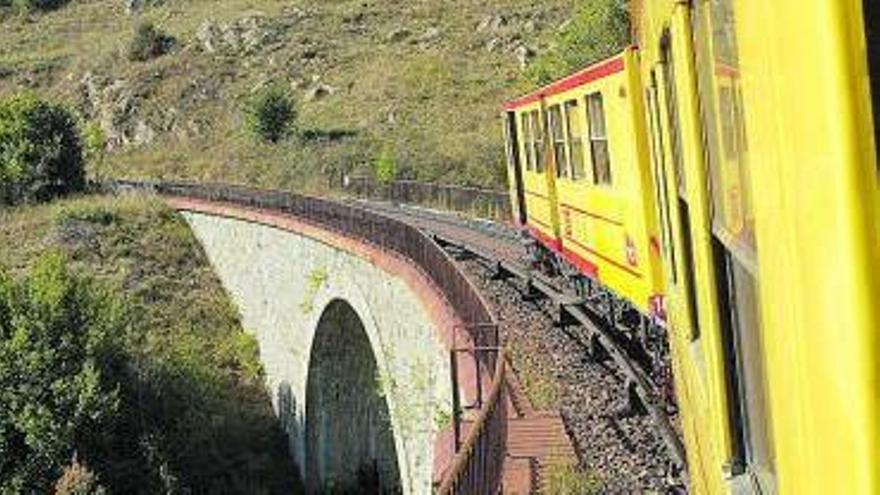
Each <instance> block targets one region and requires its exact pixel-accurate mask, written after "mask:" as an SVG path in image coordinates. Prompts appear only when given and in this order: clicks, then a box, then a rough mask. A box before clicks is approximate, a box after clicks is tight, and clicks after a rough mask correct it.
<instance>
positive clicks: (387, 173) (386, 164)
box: [373, 146, 398, 184]
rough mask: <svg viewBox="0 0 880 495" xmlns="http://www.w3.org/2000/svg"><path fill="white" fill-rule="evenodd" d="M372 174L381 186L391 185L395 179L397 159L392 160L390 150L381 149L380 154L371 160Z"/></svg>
mask: <svg viewBox="0 0 880 495" xmlns="http://www.w3.org/2000/svg"><path fill="white" fill-rule="evenodd" d="M373 173H374V174H376V180H378V181H379V183H381V184H391V183H392V182H394V180H395V179H397V173H398V168H397V159H396V158H394V153H392V151H391V148H389V147H387V146H386V147H384V148H382V152H381V153H379V154H378V155H377V156H376V158H375V159H374V160H373Z"/></svg>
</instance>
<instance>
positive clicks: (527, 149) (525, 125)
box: [519, 113, 533, 172]
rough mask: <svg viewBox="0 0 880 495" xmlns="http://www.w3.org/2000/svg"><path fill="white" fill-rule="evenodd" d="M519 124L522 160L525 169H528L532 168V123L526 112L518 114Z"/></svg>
mask: <svg viewBox="0 0 880 495" xmlns="http://www.w3.org/2000/svg"><path fill="white" fill-rule="evenodd" d="M519 123H520V124H519V125H520V128H521V129H522V147H523V153H522V161H523V164H524V165H525V169H526V170H528V171H530V172H531V170H532V168H533V165H532V162H533V157H532V123H531V117H530V116H529V114H527V113H521V114H519Z"/></svg>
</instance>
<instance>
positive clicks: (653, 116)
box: [645, 71, 678, 285]
mask: <svg viewBox="0 0 880 495" xmlns="http://www.w3.org/2000/svg"><path fill="white" fill-rule="evenodd" d="M645 101H646V102H647V104H648V131H649V134H650V136H651V161H652V162H653V164H654V188H655V191H654V195H655V196H656V198H657V205H658V206H659V210H660V224H661V225H660V237H661V238H662V241H663V242H662V244H663V246H662V248H663V252H664V253H666V254H667V257H668V258H667V259H668V264H669V266H670V272H671V275H672V283H673V284H676V285H678V267H677V266H676V263H677V261H676V257H675V246H674V245H673V243H672V224H671V223H670V220H669V198H668V196H667V192H666V175H665V173H664V169H665V166H664V157H663V134H662V132H661V126H660V110H659V107H658V103H657V78H656V76H655V74H654V71H651V84H650V86H649V87H648V89H646V90H645Z"/></svg>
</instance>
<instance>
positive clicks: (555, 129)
mask: <svg viewBox="0 0 880 495" xmlns="http://www.w3.org/2000/svg"><path fill="white" fill-rule="evenodd" d="M547 120H548V122H547V125H548V127H549V129H550V139H551V141H552V144H553V158H554V164H555V165H556V177H566V176H568V159H567V158H566V155H565V133H564V132H563V128H562V107H560V106H559V105H553V106H552V107H550V109H549V110H548V111H547Z"/></svg>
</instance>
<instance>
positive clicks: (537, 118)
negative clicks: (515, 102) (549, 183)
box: [531, 110, 544, 174]
mask: <svg viewBox="0 0 880 495" xmlns="http://www.w3.org/2000/svg"><path fill="white" fill-rule="evenodd" d="M542 114H543V112H542V111H540V110H532V118H531V120H532V153H533V154H534V159H535V172H538V173H539V174H543V173H544V125H543V122H544V119H543V118H542Z"/></svg>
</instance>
